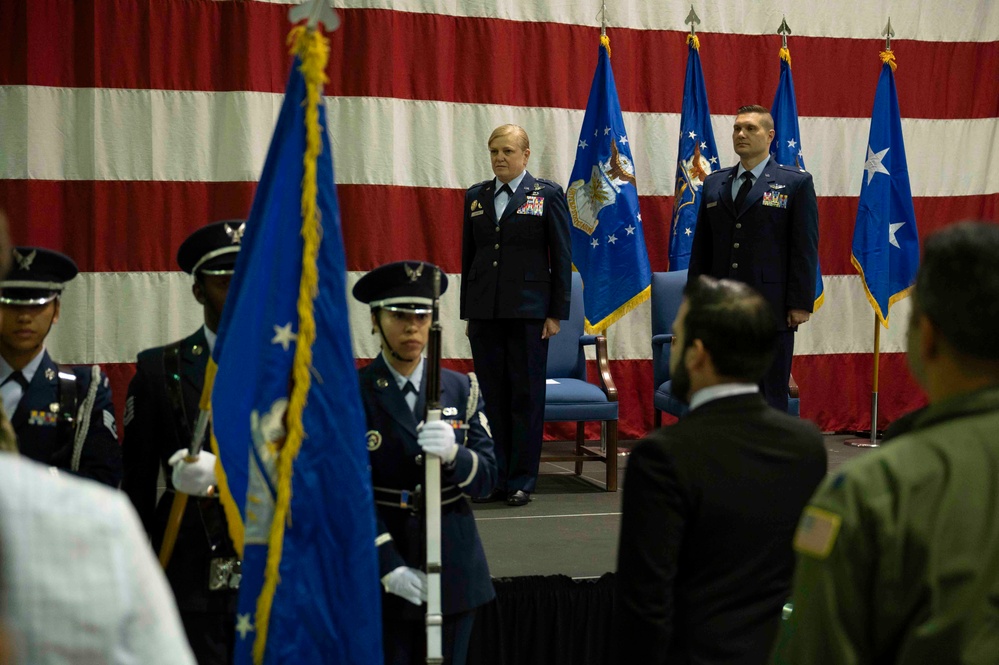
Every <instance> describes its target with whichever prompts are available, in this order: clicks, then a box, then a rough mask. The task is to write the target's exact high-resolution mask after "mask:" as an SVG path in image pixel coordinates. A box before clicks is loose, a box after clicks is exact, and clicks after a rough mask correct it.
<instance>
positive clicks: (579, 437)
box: [576, 421, 586, 476]
mask: <svg viewBox="0 0 999 665" xmlns="http://www.w3.org/2000/svg"><path fill="white" fill-rule="evenodd" d="M584 443H586V423H584V422H582V421H579V422H577V423H576V455H577V456H578V458H577V459H576V475H577V476H581V475H583V444H584Z"/></svg>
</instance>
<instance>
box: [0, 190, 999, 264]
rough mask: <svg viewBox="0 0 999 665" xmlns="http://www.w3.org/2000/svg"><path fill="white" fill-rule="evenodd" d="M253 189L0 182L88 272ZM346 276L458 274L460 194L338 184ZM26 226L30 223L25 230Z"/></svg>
mask: <svg viewBox="0 0 999 665" xmlns="http://www.w3.org/2000/svg"><path fill="white" fill-rule="evenodd" d="M254 187H255V183H247V182H222V183H198V182H136V181H52V180H0V205H2V206H4V207H6V208H7V216H8V217H9V218H10V221H11V225H12V235H13V237H14V242H17V243H19V244H38V245H44V246H46V247H51V248H53V249H58V250H60V251H64V252H66V253H67V254H69V255H70V256H72V257H73V258H74V259H75V260H76V261H77V263H78V264H79V266H80V269H81V270H84V271H101V272H106V271H143V270H151V271H160V270H176V269H177V264H176V262H175V253H176V251H177V247H179V246H180V243H181V242H182V241H183V239H184V238H185V237H187V234H188V233H190V232H191V231H193V230H194V229H196V228H198V227H199V226H202V225H203V224H206V223H208V222H209V221H215V220H219V219H226V218H235V217H246V215H247V214H249V210H250V203H251V201H252V197H253V190H254ZM338 194H339V197H340V206H341V211H342V215H343V232H344V244H345V245H346V247H347V269H348V270H371V269H372V268H374V267H376V266H379V265H381V264H383V263H386V262H388V261H401V260H404V259H417V258H419V259H422V260H426V261H431V262H433V263H436V264H437V265H439V266H441V267H443V268H444V269H445V270H446V271H447V272H449V273H452V274H453V273H459V272H461V234H462V227H461V224H462V222H461V220H462V217H461V215H462V210H461V208H462V206H463V205H464V195H465V193H464V191H463V190H460V189H443V188H431V187H399V186H392V185H341V186H340V187H338ZM913 203H914V206H915V210H916V221H917V224H918V225H919V234H920V236H922V237H925V236H926V235H927V234H928V233H931V232H932V231H935V230H936V229H939V228H941V227H943V226H946V225H947V224H950V223H953V222H956V221H960V220H965V219H992V220H994V219H997V218H999V194H992V195H988V196H949V197H919V198H916V199H914V200H913ZM640 205H641V209H642V219H643V220H644V223H643V227H644V231H645V242H646V245H647V246H648V250H649V260H650V261H651V263H652V269H653V270H666V268H667V257H668V246H669V240H668V239H669V225H670V218H671V215H672V213H673V197H671V196H643V197H640ZM856 216H857V200H856V198H855V197H847V196H842V197H832V196H829V197H822V198H820V199H819V220H820V224H821V230H820V247H819V258H820V260H821V261H822V271H823V274H825V275H853V274H855V271H854V269H853V266H852V265H851V264H850V247H851V245H852V242H853V227H854V222H855V219H856ZM25 220H30V225H29V224H26V223H25Z"/></svg>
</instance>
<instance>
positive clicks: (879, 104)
mask: <svg viewBox="0 0 999 665" xmlns="http://www.w3.org/2000/svg"><path fill="white" fill-rule="evenodd" d="M882 59H883V60H884V61H885V64H884V65H883V66H882V68H881V77H880V78H879V79H878V88H877V92H876V93H875V96H874V112H873V113H872V114H871V135H870V138H869V140H868V142H867V151H866V152H867V160H866V161H865V162H864V175H863V181H862V183H861V185H860V202H859V206H858V209H857V223H856V226H855V227H854V229H853V253H852V256H851V257H850V258H851V261H852V262H853V265H854V267H855V268H856V269H857V271H858V272H859V273H860V275H861V277H862V278H863V280H864V289H865V290H866V291H867V298H868V299H869V300H870V301H871V305H872V306H873V307H874V312H875V313H876V314H877V316H878V319H879V320H880V321H881V323H882V325H884V326H885V327H886V328H887V327H888V313H889V308H890V307H891V305H892V304H893V303H895V302H897V301H899V300H901V299H902V298H904V297H905V296H907V295H908V294H909V290H910V289H911V288H912V283H913V281H914V280H915V278H916V270H917V269H918V268H919V236H918V234H917V232H916V214H915V211H914V210H913V207H912V192H911V190H910V189H909V170H908V168H907V166H906V161H905V144H904V142H903V140H902V119H901V117H900V113H899V108H898V96H897V94H896V92H895V75H894V72H893V65H894V62H893V61H894V56H893V55H892V54H891V52H890V51H887V52H885V53H883V54H882Z"/></svg>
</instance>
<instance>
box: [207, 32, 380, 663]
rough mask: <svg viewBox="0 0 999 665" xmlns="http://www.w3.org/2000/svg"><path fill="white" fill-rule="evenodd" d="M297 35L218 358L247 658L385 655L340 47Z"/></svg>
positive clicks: (218, 399)
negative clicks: (334, 109)
mask: <svg viewBox="0 0 999 665" xmlns="http://www.w3.org/2000/svg"><path fill="white" fill-rule="evenodd" d="M292 36H293V39H294V42H295V47H294V53H295V59H294V63H293V65H292V69H291V73H290V74H289V76H288V84H287V88H286V91H285V97H284V103H283V105H282V107H281V112H280V116H279V117H278V120H277V126H276V127H275V130H274V136H273V138H272V140H271V145H270V149H269V151H268V154H267V160H266V162H265V164H264V169H263V173H262V175H261V177H260V183H259V185H258V187H257V190H256V194H255V196H254V199H253V207H252V209H251V211H250V216H249V219H248V220H247V223H246V231H245V234H244V236H243V240H242V250H241V251H240V254H239V259H238V262H237V264H236V272H235V275H234V276H233V280H232V284H231V286H230V288H229V295H228V299H227V302H226V307H225V310H224V312H223V316H222V322H221V325H220V328H219V332H218V340H217V342H216V345H215V350H214V356H213V357H214V360H215V361H216V362H217V364H218V373H217V376H216V379H215V386H214V390H213V396H212V416H213V421H214V424H213V429H214V440H213V444H214V445H215V446H216V449H217V453H218V456H219V465H220V466H219V468H218V469H217V472H218V476H219V485H220V491H221V493H222V499H223V503H224V505H225V506H226V517H227V519H228V522H229V528H230V533H232V535H233V541H234V542H235V543H236V546H237V551H238V550H239V548H242V552H241V554H242V561H243V563H242V575H243V577H242V584H241V586H240V590H239V591H240V593H239V607H238V614H237V621H236V660H235V662H236V663H237V665H242V664H244V663H249V662H254V663H344V664H347V663H380V662H381V661H382V653H381V618H380V617H381V609H380V595H379V594H380V587H379V579H378V564H377V554H376V551H375V544H374V542H375V517H374V503H373V500H372V489H371V481H370V474H369V472H368V452H367V448H366V445H365V437H364V413H363V411H362V407H361V400H360V391H359V388H358V382H357V372H356V371H355V367H354V358H353V354H352V350H351V340H350V332H349V329H348V319H347V302H346V271H345V257H344V249H343V240H342V237H341V227H340V215H339V206H338V203H337V196H336V190H335V186H334V180H333V161H332V158H331V146H330V142H329V137H328V135H327V130H326V113H325V107H324V104H323V102H322V97H321V94H322V82H323V80H324V78H325V76H324V73H323V72H324V69H325V63H326V59H327V54H328V48H329V47H328V43H327V42H326V40H325V38H324V37H323V36H322V35H321V34H319V33H318V32H316V31H306V30H304V29H302V28H296V30H295V31H294V32H293V33H292ZM251 658H252V661H251Z"/></svg>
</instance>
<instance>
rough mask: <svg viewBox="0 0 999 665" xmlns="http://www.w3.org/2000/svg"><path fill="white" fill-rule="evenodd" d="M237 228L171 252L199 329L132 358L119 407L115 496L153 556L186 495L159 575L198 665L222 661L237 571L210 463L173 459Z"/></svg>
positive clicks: (210, 343) (188, 427) (204, 360)
mask: <svg viewBox="0 0 999 665" xmlns="http://www.w3.org/2000/svg"><path fill="white" fill-rule="evenodd" d="M243 229H244V222H243V220H230V221H222V222H215V223H213V224H209V225H207V226H204V227H202V228H200V229H198V230H197V231H195V232H194V233H192V234H191V235H190V236H189V237H188V238H187V239H186V240H185V241H184V242H183V244H181V246H180V249H179V250H178V252H177V263H178V264H179V265H180V267H181V269H182V270H184V272H187V273H190V274H191V275H193V276H194V285H193V286H192V288H191V291H192V293H193V294H194V298H195V300H197V301H198V303H200V304H201V306H202V309H203V311H204V325H202V326H201V327H200V328H198V329H197V330H196V331H195V332H194V333H193V334H191V335H190V336H188V337H186V338H184V339H182V340H179V341H177V342H174V343H172V344H167V345H166V346H161V347H157V348H154V349H147V350H145V351H142V352H141V353H139V357H138V362H137V367H136V373H135V377H134V378H133V379H132V382H131V384H129V387H128V400H127V401H126V404H125V416H124V421H125V440H124V443H123V445H122V450H123V454H124V464H125V477H124V480H123V482H122V489H123V490H124V491H125V492H126V493H127V494H128V496H129V497H130V498H131V499H132V503H133V504H134V505H135V508H136V510H137V511H138V513H139V516H140V517H141V518H142V523H143V525H144V526H145V528H146V531H147V533H148V534H149V536H150V539H151V540H152V544H153V548H154V549H155V550H156V551H157V552H158V551H159V549H160V547H161V545H162V541H163V534H164V532H165V530H166V525H167V518H168V516H169V514H170V507H171V505H172V503H173V498H174V493H175V489H178V490H180V491H182V492H184V493H185V494H189V495H191V498H190V500H189V501H188V502H187V508H186V512H185V513H184V517H183V521H182V522H181V526H180V530H179V532H178V534H177V541H176V545H175V547H174V550H173V555H172V557H171V558H170V561H169V563H168V565H167V570H166V574H167V579H168V580H169V582H170V586H171V587H172V588H173V592H174V595H175V596H176V598H177V607H178V609H179V610H180V615H181V620H182V621H183V622H184V629H185V631H186V632H187V637H188V640H189V641H190V643H191V647H192V649H193V650H194V653H195V656H196V657H197V659H198V662H199V663H200V664H201V665H205V664H206V663H212V664H214V663H220V664H223V663H229V662H231V659H232V650H233V645H234V639H235V638H234V634H235V616H236V601H237V596H238V590H237V587H238V584H239V573H238V571H239V562H238V561H237V559H236V554H235V550H234V548H233V545H232V541H231V540H230V538H229V533H228V527H227V525H226V519H225V515H224V513H223V510H222V506H221V505H220V503H219V501H218V498H217V496H212V497H209V496H205V495H207V494H213V492H212V491H211V490H210V487H209V486H210V485H213V484H214V472H213V468H214V466H215V457H214V455H212V454H211V453H210V452H208V451H207V448H208V447H207V445H206V446H205V448H204V449H203V450H202V452H201V453H200V455H199V457H198V462H197V463H195V464H186V463H185V462H184V461H183V459H184V457H185V456H186V455H187V451H188V446H190V445H191V437H192V433H193V431H194V428H195V423H196V421H197V419H198V413H199V411H200V409H199V403H200V400H201V391H202V388H203V386H204V381H205V369H206V367H207V366H208V359H209V357H210V356H211V353H212V349H213V347H214V344H215V335H216V331H217V330H218V325H219V320H220V318H221V316H222V308H223V306H224V305H225V300H226V295H227V293H228V290H229V281H230V279H231V278H232V273H233V269H234V268H235V266H236V257H237V256H238V253H239V249H240V242H241V240H242V237H243ZM164 483H165V486H166V493H164V494H162V496H160V495H161V489H162V488H163V486H164Z"/></svg>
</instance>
